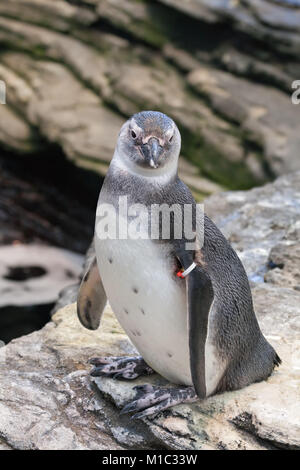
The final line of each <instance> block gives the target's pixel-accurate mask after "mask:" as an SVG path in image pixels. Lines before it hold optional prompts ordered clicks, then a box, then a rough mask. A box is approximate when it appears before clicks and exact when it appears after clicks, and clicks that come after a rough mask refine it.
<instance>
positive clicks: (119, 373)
mask: <svg viewBox="0 0 300 470" xmlns="http://www.w3.org/2000/svg"><path fill="white" fill-rule="evenodd" d="M89 363H90V364H92V365H93V366H94V367H93V369H92V370H91V375H92V376H93V377H112V378H114V379H125V380H134V379H136V378H137V377H140V376H142V375H150V374H154V370H153V369H151V367H149V366H148V365H147V364H146V362H145V361H144V359H143V358H142V357H141V356H135V357H131V356H121V357H101V358H98V357H95V358H92V359H90V360H89Z"/></svg>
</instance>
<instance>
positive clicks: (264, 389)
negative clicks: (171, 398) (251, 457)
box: [0, 172, 300, 449]
mask: <svg viewBox="0 0 300 470" xmlns="http://www.w3.org/2000/svg"><path fill="white" fill-rule="evenodd" d="M299 189H300V173H299V172H298V173H295V174H291V175H288V176H284V177H281V178H279V179H277V180H276V181H275V182H274V183H272V184H268V185H266V186H264V187H261V188H256V189H253V190H251V191H247V192H228V193H223V194H220V195H215V196H212V197H211V198H210V199H208V200H207V201H206V209H207V212H208V213H209V214H210V215H211V217H213V218H214V220H215V221H216V222H217V224H218V225H219V226H220V228H221V230H222V231H223V232H224V233H225V234H226V235H227V236H228V237H229V239H230V240H231V242H232V244H233V245H234V247H235V248H236V249H237V251H238V253H239V255H240V256H241V258H242V259H243V261H244V263H245V266H246V269H247V271H248V274H249V276H250V279H251V284H252V292H253V298H254V304H255V310H256V313H257V317H258V320H259V323H260V326H261V328H262V330H263V332H264V334H265V335H266V337H267V338H268V340H269V341H270V342H271V343H272V344H273V345H274V347H275V348H276V350H277V352H278V353H279V355H280V357H281V359H282V365H281V366H280V367H279V368H278V369H277V370H276V371H275V372H274V373H273V375H272V376H271V377H270V378H269V379H268V380H267V381H265V382H261V383H257V384H253V385H251V386H249V387H247V388H245V389H243V390H239V391H236V392H230V393H224V394H220V395H217V396H214V397H211V398H208V399H206V400H203V401H199V402H198V403H195V404H192V405H180V406H177V407H174V408H172V409H170V410H167V411H165V412H162V413H160V414H159V415H157V416H156V417H155V418H145V419H143V420H142V421H130V420H129V418H128V417H127V416H120V414H119V409H120V407H122V406H123V405H124V404H125V403H126V402H127V401H128V400H129V399H130V398H131V397H132V396H133V393H134V392H133V386H135V385H137V384H141V383H145V382H148V383H150V382H151V383H156V384H157V383H162V382H163V379H162V378H161V377H159V376H153V377H151V378H146V379H145V378H144V379H139V380H136V381H134V382H120V381H115V380H111V379H105V380H104V379H94V380H93V381H92V380H91V378H90V377H89V373H88V372H89V371H88V369H89V367H88V366H87V359H88V358H89V357H91V356H95V355H128V354H131V353H134V348H133V346H132V345H131V344H130V342H129V341H128V339H127V337H126V335H125V334H124V332H123V331H122V329H121V327H120V325H119V324H118V322H117V320H116V319H115V317H114V315H113V313H112V312H111V310H110V308H109V307H107V309H106V311H105V314H104V318H103V321H102V324H101V327H100V330H99V331H96V332H90V331H88V330H85V329H84V328H83V327H81V325H80V324H79V322H78V320H77V318H76V308H75V304H71V305H68V306H66V307H64V308H63V309H60V310H59V311H58V312H57V313H56V314H55V315H54V316H53V319H52V321H51V322H50V323H48V324H47V325H46V326H45V327H44V328H43V329H42V330H40V331H36V332H34V333H32V334H30V335H28V336H24V337H22V338H19V339H16V340H14V341H12V342H11V343H9V344H8V345H7V346H4V347H1V348H0V449H127V448H141V449H143V448H144V449H152V448H156V449H161V448H168V449H274V448H280V449H299V448H300V426H299V423H300V416H299V406H297V403H299V398H300V397H299V390H300V387H299V370H300V357H299V350H300V344H299V343H300V341H299V340H300V335H299V305H300V283H299V252H300V241H299V240H300V225H299V220H300V190H299ZM73 291H74V289H73Z"/></svg>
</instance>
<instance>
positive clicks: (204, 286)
mask: <svg viewBox="0 0 300 470" xmlns="http://www.w3.org/2000/svg"><path fill="white" fill-rule="evenodd" d="M180 147H181V136H180V132H179V130H178V128H177V126H176V124H175V122H174V121H173V120H172V119H171V118H169V117H168V116H166V115H165V114H163V113H161V112H156V111H142V112H140V113H137V114H135V115H133V116H132V117H131V118H130V119H129V120H128V121H127V122H126V123H125V124H124V125H123V126H122V128H121V130H120V133H119V137H118V141H117V145H116V149H115V152H114V155H113V158H112V160H111V164H110V167H109V170H108V172H107V175H106V177H105V180H104V183H103V186H102V188H101V191H100V196H99V201H98V207H97V214H98V216H96V225H95V251H96V255H95V258H94V259H93V260H92V262H91V264H90V267H89V269H88V270H87V272H86V274H85V276H84V277H83V280H82V283H81V286H80V289H79V294H78V302H77V311H78V316H79V319H80V321H81V323H82V324H83V325H84V326H85V327H86V328H89V329H97V328H98V326H99V324H100V319H101V314H102V312H103V309H104V307H105V304H106V301H107V300H108V301H109V303H110V305H111V307H112V309H113V311H114V313H115V315H116V317H117V319H118V320H119V323H120V324H121V325H122V327H123V329H124V330H125V332H126V333H127V335H128V337H129V338H130V340H131V342H132V343H133V344H134V346H135V347H136V349H137V351H138V353H139V355H138V356H136V357H129V356H126V357H103V358H92V359H91V360H90V361H89V362H90V363H91V364H92V365H93V369H92V371H91V375H92V376H94V377H95V376H100V377H113V378H117V379H122V380H133V379H135V378H137V377H139V376H143V375H144V376H147V375H150V374H152V373H155V372H156V373H158V374H160V375H161V376H163V377H164V378H165V379H167V380H168V381H169V382H171V383H172V384H173V386H171V387H158V386H151V385H150V384H146V385H143V386H138V387H135V391H136V397H135V399H134V400H133V401H131V402H130V403H128V404H127V405H126V406H125V407H124V409H123V410H122V411H121V412H122V413H133V417H135V418H144V417H145V416H149V415H156V414H157V413H159V412H160V411H162V410H165V409H167V408H169V407H170V406H173V405H177V404H179V403H189V402H194V401H196V400H198V399H204V398H206V397H209V396H211V395H214V394H216V393H222V392H225V391H230V390H237V389H240V388H243V387H245V386H247V385H249V384H251V383H254V382H258V381H262V380H265V379H267V378H268V377H269V376H270V374H271V373H272V371H273V369H274V367H275V366H278V365H279V364H280V362H281V360H280V358H279V357H278V355H277V354H276V352H275V350H274V349H273V347H272V346H271V345H270V344H269V343H268V341H267V340H266V339H265V337H264V336H263V334H262V332H261V330H260V327H259V324H258V321H257V318H256V315H255V312H254V309H253V303H252V296H251V291H250V286H249V282H248V278H247V275H246V272H245V270H244V267H243V265H242V263H241V261H240V259H239V258H238V256H237V254H236V253H235V251H234V250H233V248H232V247H231V245H230V244H229V243H228V241H227V240H226V238H225V237H224V236H223V234H222V233H221V232H220V230H219V229H218V228H217V227H216V225H215V224H214V223H213V222H212V221H211V219H210V218H209V217H208V216H207V215H205V214H204V219H203V220H204V225H203V234H202V235H203V237H202V238H201V234H199V233H198V232H197V230H198V229H197V227H196V220H197V217H196V216H195V213H196V202H195V200H194V198H193V196H192V193H191V191H190V190H189V188H188V187H187V186H186V185H185V184H184V183H183V182H182V181H181V180H180V178H179V177H178V171H177V169H178V158H179V153H180ZM125 197H126V202H127V204H128V207H130V208H131V212H130V211H129V210H128V212H127V213H126V214H125V215H124V213H123V211H122V210H121V208H120V200H122V198H125ZM162 205H164V207H174V205H175V206H176V207H179V208H181V209H182V208H183V207H184V206H186V205H189V206H190V207H192V209H193V210H192V212H193V217H192V233H193V234H194V238H193V243H192V244H190V243H187V242H188V239H187V237H186V235H185V234H182V235H181V236H178V230H177V228H178V224H179V222H182V221H183V220H182V219H183V218H184V216H183V215H182V216H181V217H182V219H181V220H179V219H178V217H175V215H174V214H172V213H171V212H170V219H169V220H170V222H169V228H170V236H167V237H162V222H161V220H159V221H158V222H157V221H156V226H155V228H156V229H157V230H158V233H159V236H158V237H156V238H152V237H151V236H149V217H148V216H149V214H152V208H153V207H162ZM103 208H112V209H113V210H112V211H111V213H112V214H113V213H114V214H115V216H117V218H118V217H119V220H118V226H120V225H122V223H125V222H126V223H127V224H128V223H129V225H130V223H135V222H134V220H135V219H134V216H135V215H136V214H137V213H138V214H139V217H138V222H139V223H138V224H136V225H139V229H140V231H139V232H138V233H139V234H140V236H136V234H135V235H134V236H128V233H127V234H126V236H120V234H118V236H116V237H115V236H109V237H108V236H107V237H105V236H103V230H102V229H101V230H100V229H99V226H102V225H103V224H102V222H103ZM139 209H140V211H139ZM114 211H115V212H114ZM183 213H184V212H183V211H182V212H181V214H183ZM99 214H100V215H99ZM126 217H127V219H126ZM125 219H126V220H125ZM178 220H179V222H178ZM107 221H111V222H114V221H115V219H114V216H113V215H111V216H110V218H108V219H107ZM99 224H100V225H99ZM101 224H102V225H101ZM112 225H113V226H114V224H112ZM114 227H115V226H114ZM102 228H103V227H102ZM176 230H177V233H176V234H175V232H176ZM141 234H142V235H143V236H141ZM145 235H148V236H145ZM150 235H152V232H151V234H150ZM175 235H176V236H175ZM174 385H175V386H174Z"/></svg>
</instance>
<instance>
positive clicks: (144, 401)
mask: <svg viewBox="0 0 300 470" xmlns="http://www.w3.org/2000/svg"><path fill="white" fill-rule="evenodd" d="M134 390H135V391H136V399H135V400H134V401H132V402H130V403H128V404H127V405H126V406H125V407H124V408H123V409H122V411H121V414H124V413H135V414H134V415H133V416H132V419H134V418H145V416H150V415H154V416H155V415H157V414H158V413H159V412H160V411H162V410H166V409H167V408H170V407H171V406H174V405H179V404H180V403H192V402H195V401H197V400H198V396H197V395H196V392H195V390H194V388H193V387H176V388H164V387H156V386H152V385H141V386H137V387H134ZM136 412H138V413H136Z"/></svg>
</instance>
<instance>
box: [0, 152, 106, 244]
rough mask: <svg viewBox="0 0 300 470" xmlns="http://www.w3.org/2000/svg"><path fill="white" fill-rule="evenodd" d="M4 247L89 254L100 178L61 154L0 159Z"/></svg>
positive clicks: (0, 219) (0, 233)
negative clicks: (48, 247)
mask: <svg viewBox="0 0 300 470" xmlns="http://www.w3.org/2000/svg"><path fill="white" fill-rule="evenodd" d="M0 187H1V191H0V192H1V197H0V245H8V244H11V243H38V244H50V245H55V246H58V247H61V248H67V249H69V250H71V251H75V252H77V253H85V252H86V250H87V249H88V247H89V245H90V242H91V238H92V236H93V224H94V220H95V204H96V202H97V199H98V195H99V190H100V187H101V178H99V176H97V175H95V174H94V173H93V172H91V171H88V170H84V169H80V168H78V167H76V166H75V165H72V164H71V163H70V162H69V161H68V160H66V159H65V158H64V156H63V155H62V153H60V152H59V151H58V149H57V148H55V147H54V148H53V147H52V148H50V149H48V151H46V150H44V151H43V153H42V158H41V155H40V154H39V153H35V154H33V155H27V156H26V158H24V156H21V155H20V156H19V157H18V158H17V157H16V156H15V155H14V156H13V155H12V154H11V153H5V152H1V153H0Z"/></svg>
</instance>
